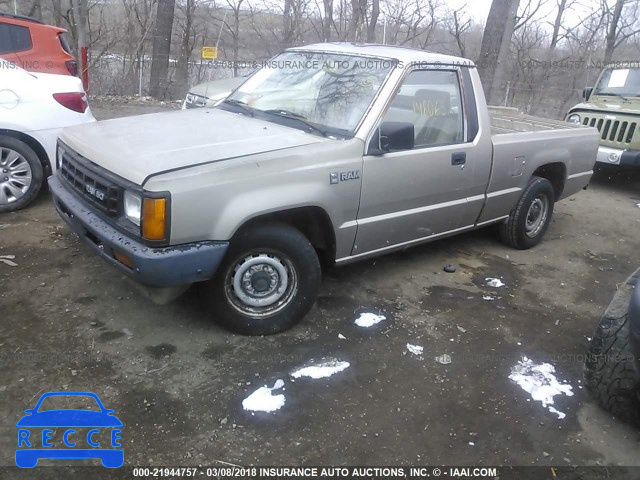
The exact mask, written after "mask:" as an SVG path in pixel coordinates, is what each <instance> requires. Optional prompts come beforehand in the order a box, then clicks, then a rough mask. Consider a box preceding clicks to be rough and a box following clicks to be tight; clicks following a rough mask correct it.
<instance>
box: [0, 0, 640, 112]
mask: <svg viewBox="0 0 640 480" xmlns="http://www.w3.org/2000/svg"><path fill="white" fill-rule="evenodd" d="M470 1H474V0H470ZM475 1H477V0H475ZM489 6H490V10H489V15H488V18H487V20H486V25H485V24H483V23H481V22H480V21H478V19H476V18H473V17H472V16H471V14H470V9H469V8H468V7H467V5H461V6H458V7H455V8H454V7H451V6H450V2H447V1H446V0H17V1H14V0H0V11H2V12H7V13H14V8H16V9H17V13H18V14H21V15H27V16H31V17H35V18H37V19H40V20H42V21H44V22H46V23H50V24H55V25H58V26H61V27H63V28H66V29H67V30H69V37H70V38H69V41H70V43H71V44H72V45H75V46H77V45H78V42H79V41H80V42H84V43H85V44H86V45H88V47H89V72H90V93H91V94H93V95H139V94H141V95H145V96H146V95H151V96H153V97H155V98H157V99H163V100H176V99H180V98H183V97H184V95H185V93H186V92H187V90H188V89H189V87H190V86H191V85H194V84H197V83H200V82H201V81H204V80H208V79H218V78H225V77H230V76H235V75H239V74H246V73H249V71H250V70H251V68H250V67H248V66H246V65H245V62H251V61H254V60H257V61H262V60H267V59H268V58H270V57H271V56H273V55H275V54H276V53H278V52H280V51H281V50H282V49H284V48H286V47H289V46H295V45H305V44H309V43H315V42H320V41H357V42H375V43H383V42H384V43H387V44H391V45H403V46H410V47H415V48H420V49H425V50H429V51H433V52H439V53H446V54H452V55H457V56H462V57H466V58H469V59H471V60H473V61H475V62H477V64H478V69H479V72H480V75H481V78H482V80H483V84H484V88H485V93H486V94H487V99H488V101H489V102H490V103H491V104H495V105H507V106H515V107H518V108H519V109H521V110H522V111H525V112H527V113H531V114H537V115H545V116H550V117H556V118H562V117H563V116H564V114H565V112H566V111H567V109H568V108H569V107H571V106H572V105H573V104H575V103H577V102H578V101H579V100H580V95H581V92H582V89H583V87H585V86H590V85H592V84H593V83H594V82H595V80H596V79H597V76H598V74H599V71H600V69H601V68H602V66H603V64H605V63H609V62H610V61H612V60H614V61H617V60H632V61H633V60H640V21H639V20H638V17H639V16H640V0H493V1H492V2H488V1H487V8H489ZM74 7H75V8H74ZM83 12H86V13H83ZM78 17H80V18H86V21H78V20H77V19H78ZM83 26H84V27H83ZM83 35H86V38H85V39H83V38H82V37H83ZM216 44H218V46H219V56H218V59H219V60H223V61H225V62H224V64H219V63H215V64H212V63H211V62H206V61H201V60H200V51H201V47H203V46H215V45H216Z"/></svg>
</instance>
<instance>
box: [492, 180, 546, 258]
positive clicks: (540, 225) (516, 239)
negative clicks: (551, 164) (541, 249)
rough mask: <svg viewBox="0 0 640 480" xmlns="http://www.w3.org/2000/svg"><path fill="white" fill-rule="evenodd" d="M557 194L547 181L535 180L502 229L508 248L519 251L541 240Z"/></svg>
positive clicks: (501, 232) (503, 239)
mask: <svg viewBox="0 0 640 480" xmlns="http://www.w3.org/2000/svg"><path fill="white" fill-rule="evenodd" d="M554 201H555V192H554V190H553V186H552V185H551V183H550V182H549V180H547V179H546V178H540V177H533V178H531V180H530V181H529V184H528V185H527V188H526V189H525V191H524V192H523V193H522V196H521V197H520V200H519V201H518V203H517V204H516V206H515V207H514V208H513V210H512V211H511V213H510V214H509V218H508V219H507V221H506V222H505V223H503V224H501V225H500V237H501V238H502V241H503V242H505V243H506V244H507V245H509V246H511V247H513V248H517V249H520V250H526V249H528V248H531V247H533V246H535V245H537V244H538V243H540V241H541V240H542V237H544V234H545V233H546V231H547V228H549V224H550V223H551V216H552V215H553V206H554Z"/></svg>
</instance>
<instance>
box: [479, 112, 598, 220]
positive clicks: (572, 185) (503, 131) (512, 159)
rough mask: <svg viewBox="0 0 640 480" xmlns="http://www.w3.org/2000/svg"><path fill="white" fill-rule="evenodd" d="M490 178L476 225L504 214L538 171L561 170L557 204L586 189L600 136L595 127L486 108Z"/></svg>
mask: <svg viewBox="0 0 640 480" xmlns="http://www.w3.org/2000/svg"><path fill="white" fill-rule="evenodd" d="M489 118H490V123H491V142H492V144H493V164H492V174H491V178H490V180H489V187H488V189H487V192H488V194H487V200H486V203H485V206H484V209H483V212H482V216H481V218H480V223H481V222H483V221H489V220H490V219H492V218H499V217H501V216H504V215H507V214H508V213H509V212H508V211H506V210H505V205H514V204H515V203H516V202H517V201H518V199H519V198H520V196H521V195H522V191H523V190H524V189H525V188H526V186H527V183H528V182H529V179H530V178H531V176H532V175H533V174H534V172H535V171H536V169H537V168H538V167H540V166H542V165H549V164H552V166H551V167H547V168H559V169H560V170H561V172H562V174H563V176H564V178H565V181H564V182H563V185H562V187H561V191H558V192H557V193H558V198H556V200H560V199H562V198H565V197H567V196H569V195H573V194H574V193H576V192H577V191H579V190H580V189H581V188H583V187H584V186H586V185H587V183H588V182H589V179H590V178H591V175H592V174H593V165H594V163H595V156H594V152H596V151H597V149H598V141H599V138H600V137H599V134H598V131H597V130H596V129H595V128H587V127H582V126H575V125H572V124H569V123H566V122H563V121H560V120H551V119H546V118H540V117H534V116H532V115H525V114H522V113H520V112H518V110H517V109H515V108H503V107H489Z"/></svg>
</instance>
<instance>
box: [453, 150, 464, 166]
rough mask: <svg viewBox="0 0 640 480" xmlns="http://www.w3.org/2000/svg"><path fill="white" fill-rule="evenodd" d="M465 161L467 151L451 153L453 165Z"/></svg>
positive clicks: (461, 163)
mask: <svg viewBox="0 0 640 480" xmlns="http://www.w3.org/2000/svg"><path fill="white" fill-rule="evenodd" d="M465 163H467V154H466V153H465V152H456V153H452V154H451V165H464V164H465Z"/></svg>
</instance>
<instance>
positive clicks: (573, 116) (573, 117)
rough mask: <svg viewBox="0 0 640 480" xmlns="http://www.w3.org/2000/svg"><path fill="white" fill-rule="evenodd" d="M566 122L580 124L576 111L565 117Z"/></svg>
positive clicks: (580, 120)
mask: <svg viewBox="0 0 640 480" xmlns="http://www.w3.org/2000/svg"><path fill="white" fill-rule="evenodd" d="M567 122H569V123H573V124H574V125H580V124H581V123H582V119H581V118H580V115H578V114H577V113H572V114H571V115H569V116H568V117H567Z"/></svg>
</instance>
